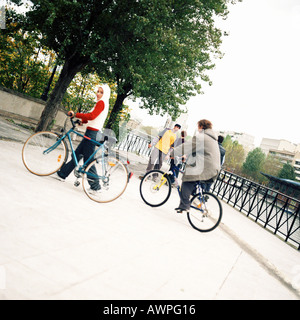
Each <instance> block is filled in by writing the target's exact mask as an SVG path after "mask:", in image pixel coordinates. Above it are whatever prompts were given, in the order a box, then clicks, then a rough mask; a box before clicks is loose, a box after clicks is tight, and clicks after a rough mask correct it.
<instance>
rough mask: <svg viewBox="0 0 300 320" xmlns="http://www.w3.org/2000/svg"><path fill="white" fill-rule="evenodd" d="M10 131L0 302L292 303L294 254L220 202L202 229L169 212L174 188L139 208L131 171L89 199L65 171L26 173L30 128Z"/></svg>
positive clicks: (0, 216)
mask: <svg viewBox="0 0 300 320" xmlns="http://www.w3.org/2000/svg"><path fill="white" fill-rule="evenodd" d="M3 122H5V121H4V120H0V127H1V128H4V127H5V125H7V127H6V129H5V130H4V133H5V134H6V135H7V134H8V132H10V130H14V129H17V128H14V127H13V126H14V125H12V124H10V123H8V124H7V123H5V125H3ZM4 133H3V130H1V129H0V136H2V139H4V138H5V139H7V137H3V135H4ZM14 134H15V135H14V141H0V150H1V158H0V159H1V160H0V161H1V165H0V177H1V184H0V201H1V213H0V299H102V300H104V299H146V300H152V299H174V300H175V299H176V300H184V299H195V300H200V299H293V300H299V299H300V255H299V252H298V251H297V250H295V249H294V248H292V247H290V246H289V245H287V244H286V243H284V242H283V241H282V240H280V239H278V238H277V237H275V236H274V235H272V234H271V233H269V232H268V231H266V230H264V229H262V228H261V227H259V226H258V225H256V224H255V223H254V222H252V221H251V220H249V219H248V218H246V217H245V216H244V215H243V214H241V213H239V212H238V211H236V210H235V209H233V208H232V207H230V206H228V205H227V204H225V203H223V208H224V217H223V220H222V224H221V226H220V227H219V228H218V229H216V230H215V231H213V232H211V233H208V234H201V233H199V232H197V231H195V230H193V229H192V228H191V226H190V225H189V223H188V221H187V218H186V216H184V215H178V214H175V213H174V210H173V209H174V208H175V207H176V206H177V204H178V195H177V194H176V192H173V194H172V196H171V199H170V200H169V201H168V202H167V203H166V204H165V205H164V206H162V207H160V208H155V209H154V208H150V207H148V206H146V205H145V204H144V203H143V202H142V200H141V199H140V196H139V188H138V187H139V180H138V179H137V176H138V174H135V175H134V177H133V179H132V181H131V182H130V184H129V185H128V188H127V190H126V191H125V193H124V194H123V195H122V197H120V198H119V199H117V200H116V201H114V202H112V203H108V204H98V203H95V202H93V201H91V200H89V199H88V198H87V196H86V195H85V194H84V192H83V190H82V187H81V186H80V187H78V188H76V187H74V186H73V181H74V180H75V177H74V176H70V178H69V179H68V181H67V182H65V183H61V182H59V181H57V180H55V179H53V178H52V177H43V178H41V177H37V176H34V175H32V174H30V173H29V172H28V171H27V170H26V169H25V167H24V166H23V164H22V160H21V149H22V144H21V143H19V142H18V141H24V140H26V134H27V135H29V133H28V132H26V130H25V131H24V132H20V131H16V132H14ZM22 139H23V140H22ZM133 160H134V161H133V164H132V169H133V171H134V172H136V170H137V169H138V168H140V170H141V171H143V168H144V167H143V165H144V164H145V159H141V160H140V162H139V161H137V160H138V159H137V158H136V156H134V158H133Z"/></svg>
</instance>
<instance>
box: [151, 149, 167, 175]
mask: <svg viewBox="0 0 300 320" xmlns="http://www.w3.org/2000/svg"><path fill="white" fill-rule="evenodd" d="M158 151H159V152H158V161H157V162H156V164H155V166H154V169H156V170H160V169H161V167H162V165H163V162H164V160H165V157H166V154H164V153H163V152H161V151H160V150H158Z"/></svg>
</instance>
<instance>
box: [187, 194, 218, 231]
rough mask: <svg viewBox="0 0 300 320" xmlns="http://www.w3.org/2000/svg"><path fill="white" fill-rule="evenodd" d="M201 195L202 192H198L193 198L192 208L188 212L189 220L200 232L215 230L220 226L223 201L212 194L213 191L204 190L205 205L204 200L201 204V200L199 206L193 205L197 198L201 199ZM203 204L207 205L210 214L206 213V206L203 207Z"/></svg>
mask: <svg viewBox="0 0 300 320" xmlns="http://www.w3.org/2000/svg"><path fill="white" fill-rule="evenodd" d="M199 196H200V194H196V195H195V196H193V198H192V199H191V208H190V210H189V212H188V213H187V218H188V221H189V223H190V224H191V226H192V227H193V228H194V229H196V230H198V231H200V232H210V231H213V230H214V229H216V228H217V227H218V225H219V224H220V222H221V220H222V215H223V208H222V204H221V201H220V200H219V199H218V197H217V196H216V195H214V194H212V193H211V192H203V199H205V200H204V201H205V206H204V205H203V202H202V204H201V201H200V200H199V204H198V206H200V207H198V208H197V206H196V205H194V206H193V203H194V202H195V201H196V200H197V199H199ZM201 206H204V207H205V209H206V210H207V215H208V216H205V215H204V211H203V209H204V208H201ZM201 218H202V221H201ZM204 220H205V221H204Z"/></svg>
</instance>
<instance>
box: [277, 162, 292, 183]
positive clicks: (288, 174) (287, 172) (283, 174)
mask: <svg viewBox="0 0 300 320" xmlns="http://www.w3.org/2000/svg"><path fill="white" fill-rule="evenodd" d="M278 178H281V179H289V180H296V174H295V170H294V168H293V167H292V166H291V165H290V164H288V163H286V164H284V165H283V168H282V169H281V170H280V172H279V174H278Z"/></svg>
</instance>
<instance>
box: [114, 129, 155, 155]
mask: <svg viewBox="0 0 300 320" xmlns="http://www.w3.org/2000/svg"><path fill="white" fill-rule="evenodd" d="M149 143H150V139H149V138H145V137H141V136H138V135H136V134H134V133H129V134H128V135H127V136H126V138H124V139H123V140H122V141H121V142H120V143H119V144H118V145H117V149H118V150H122V151H127V152H133V153H136V154H138V155H143V156H150V153H151V150H152V149H149V148H148V145H149Z"/></svg>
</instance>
